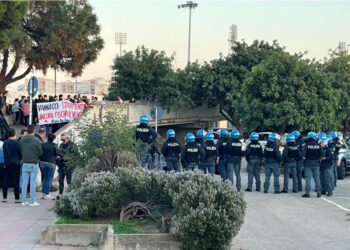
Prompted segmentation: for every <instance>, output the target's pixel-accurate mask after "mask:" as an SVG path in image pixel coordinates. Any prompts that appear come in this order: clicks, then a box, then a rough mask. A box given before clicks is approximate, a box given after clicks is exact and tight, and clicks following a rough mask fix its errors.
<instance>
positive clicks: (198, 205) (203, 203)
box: [169, 172, 246, 249]
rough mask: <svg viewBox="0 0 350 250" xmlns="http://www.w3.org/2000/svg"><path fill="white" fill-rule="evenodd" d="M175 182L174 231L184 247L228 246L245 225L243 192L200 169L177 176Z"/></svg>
mask: <svg viewBox="0 0 350 250" xmlns="http://www.w3.org/2000/svg"><path fill="white" fill-rule="evenodd" d="M175 183H178V186H177V187H175V188H174V186H175V185H174V184H175ZM171 184H172V185H170V186H169V187H170V189H169V192H170V193H171V194H172V195H171V197H172V199H173V207H174V214H175V215H174V217H173V218H172V223H171V225H172V227H171V232H172V233H174V234H175V235H176V236H177V238H178V240H179V241H181V242H182V249H224V247H225V246H227V245H228V244H229V243H230V240H231V239H232V238H233V237H234V236H235V235H236V234H237V233H238V231H239V229H240V227H241V225H242V224H243V218H244V211H245V208H246V203H245V202H244V200H243V195H242V193H238V192H236V191H234V189H233V186H232V185H230V184H229V183H227V182H222V181H216V180H214V179H213V178H212V177H211V176H209V175H204V174H201V173H198V172H186V173H184V174H183V175H182V176H178V177H176V176H175V178H173V180H172V181H171ZM171 187H173V188H171Z"/></svg>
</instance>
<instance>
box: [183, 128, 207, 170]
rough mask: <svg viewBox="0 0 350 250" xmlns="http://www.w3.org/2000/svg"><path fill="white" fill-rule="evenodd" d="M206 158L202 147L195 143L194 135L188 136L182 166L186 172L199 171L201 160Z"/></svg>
mask: <svg viewBox="0 0 350 250" xmlns="http://www.w3.org/2000/svg"><path fill="white" fill-rule="evenodd" d="M204 158H205V152H204V150H203V148H202V147H200V146H198V144H197V143H196V142H195V137H194V134H192V133H188V134H187V135H186V145H185V147H184V148H183V149H182V152H181V164H182V166H183V168H184V170H185V171H188V170H194V169H198V166H199V160H200V159H204Z"/></svg>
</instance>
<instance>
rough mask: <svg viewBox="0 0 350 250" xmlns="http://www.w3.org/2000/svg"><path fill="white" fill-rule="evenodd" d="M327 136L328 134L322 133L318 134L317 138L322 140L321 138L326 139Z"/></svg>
mask: <svg viewBox="0 0 350 250" xmlns="http://www.w3.org/2000/svg"><path fill="white" fill-rule="evenodd" d="M325 136H327V134H326V133H325V132H320V133H318V135H317V138H321V137H325Z"/></svg>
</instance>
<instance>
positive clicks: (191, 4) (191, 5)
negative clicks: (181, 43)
mask: <svg viewBox="0 0 350 250" xmlns="http://www.w3.org/2000/svg"><path fill="white" fill-rule="evenodd" d="M177 7H178V8H179V9H182V8H188V9H189V25H188V26H189V28H188V54H187V62H188V64H189V63H190V61H191V13H192V9H194V8H196V7H198V4H197V3H195V2H193V1H187V2H186V3H184V4H180V5H178V6H177Z"/></svg>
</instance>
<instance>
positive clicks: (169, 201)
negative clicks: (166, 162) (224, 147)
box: [55, 168, 246, 250]
mask: <svg viewBox="0 0 350 250" xmlns="http://www.w3.org/2000/svg"><path fill="white" fill-rule="evenodd" d="M79 171H80V172H81V173H83V172H82V171H83V170H79ZM79 171H78V172H79ZM78 172H77V173H78ZM83 174H84V173H83ZM77 181H78V182H79V183H80V184H79V185H76V183H73V184H72V186H71V187H72V188H71V189H70V190H69V192H67V193H65V194H64V195H63V196H62V197H61V199H60V200H59V201H57V202H56V206H55V211H56V213H58V215H60V216H69V217H78V218H83V219H88V218H94V217H100V216H109V215H112V214H116V213H119V212H120V211H124V210H123V208H124V207H128V208H130V205H132V203H135V204H138V205H140V204H141V205H142V206H143V204H146V205H147V206H148V205H149V206H150V208H154V207H155V208H156V209H157V208H159V207H161V208H163V207H165V208H167V209H165V210H162V209H159V210H157V211H151V210H150V209H146V210H147V211H150V213H152V214H151V216H152V218H156V217H157V218H161V219H162V225H163V222H164V221H163V219H164V218H171V219H170V232H171V233H173V234H175V235H176V236H177V239H178V240H179V241H180V242H182V246H181V247H182V249H208V250H209V249H224V248H225V247H226V246H227V245H228V244H229V243H230V240H231V239H232V238H233V237H234V236H235V235H236V234H237V233H238V230H239V229H240V227H241V225H242V224H243V218H244V212H245V208H246V203H245V201H244V200H243V194H242V193H238V192H236V191H234V189H233V186H232V185H230V184H229V183H227V182H222V181H221V180H219V181H216V180H214V178H213V177H211V176H210V175H205V174H203V173H201V172H184V173H163V172H155V171H148V170H144V169H142V168H137V169H132V168H117V169H116V170H115V171H114V173H111V172H100V173H89V174H87V175H86V177H85V178H84V179H81V178H79V177H77V179H73V182H77ZM128 205H129V206H128ZM153 212H155V213H158V215H155V216H153Z"/></svg>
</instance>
